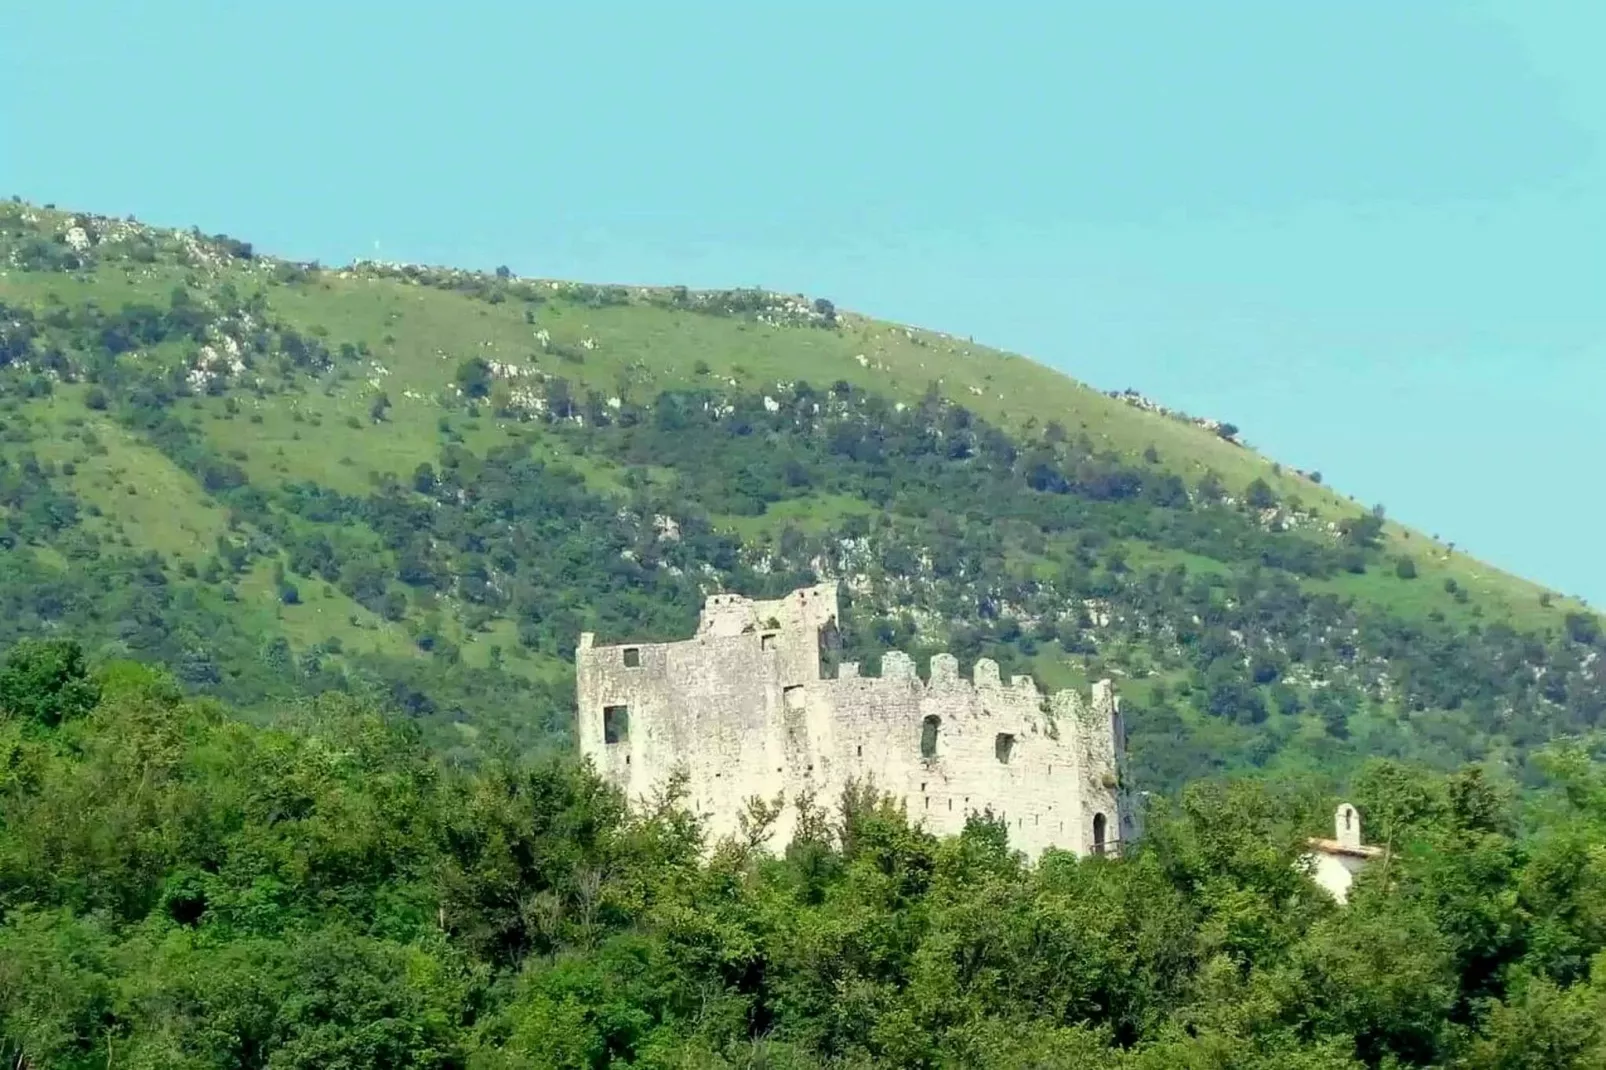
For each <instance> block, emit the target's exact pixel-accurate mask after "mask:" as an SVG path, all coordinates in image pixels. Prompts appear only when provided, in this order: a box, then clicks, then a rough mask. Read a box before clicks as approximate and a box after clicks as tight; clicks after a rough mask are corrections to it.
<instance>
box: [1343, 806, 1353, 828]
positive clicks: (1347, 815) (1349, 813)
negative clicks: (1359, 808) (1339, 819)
mask: <svg viewBox="0 0 1606 1070" xmlns="http://www.w3.org/2000/svg"><path fill="white" fill-rule="evenodd" d="M1354 820H1355V811H1354V810H1351V809H1350V808H1349V807H1347V806H1346V807H1345V808H1344V831H1345V832H1348V831H1349V830H1350V825H1351V822H1353V821H1354Z"/></svg>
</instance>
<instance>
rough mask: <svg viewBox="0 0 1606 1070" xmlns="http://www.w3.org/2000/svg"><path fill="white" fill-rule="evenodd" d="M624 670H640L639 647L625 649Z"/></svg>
mask: <svg viewBox="0 0 1606 1070" xmlns="http://www.w3.org/2000/svg"><path fill="white" fill-rule="evenodd" d="M625 668H627V669H639V668H641V648H640V647H639V646H627V647H625Z"/></svg>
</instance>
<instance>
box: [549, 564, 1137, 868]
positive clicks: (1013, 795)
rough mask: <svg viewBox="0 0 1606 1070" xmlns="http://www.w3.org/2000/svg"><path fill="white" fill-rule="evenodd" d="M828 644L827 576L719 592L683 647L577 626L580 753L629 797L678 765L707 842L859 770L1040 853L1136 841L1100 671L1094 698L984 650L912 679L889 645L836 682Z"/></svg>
mask: <svg viewBox="0 0 1606 1070" xmlns="http://www.w3.org/2000/svg"><path fill="white" fill-rule="evenodd" d="M836 637H837V591H836V585H835V584H831V583H827V584H821V585H819V586H816V587H806V588H803V589H801V590H797V591H793V592H792V593H791V594H789V595H787V596H786V597H785V598H781V599H777V600H775V601H755V600H753V599H748V598H743V597H741V596H739V595H730V594H720V595H712V596H710V597H709V598H708V600H707V603H706V604H705V605H704V607H703V612H702V616H701V619H700V621H699V623H698V627H697V634H696V635H695V636H694V637H692V638H691V639H686V640H683V641H680V642H672V643H631V644H623V645H619V646H605V647H599V646H596V645H595V644H594V642H593V636H592V635H591V634H590V633H586V634H583V635H582V636H581V637H580V644H579V649H578V650H577V652H576V670H577V677H578V691H579V735H580V749H581V751H582V753H584V754H586V755H588V756H589V757H590V758H591V759H592V761H593V762H594V763H595V765H596V767H597V769H598V771H599V772H600V773H601V774H602V775H603V776H605V777H606V778H607V779H608V780H609V781H611V782H612V783H614V784H617V785H618V786H619V787H621V788H623V789H624V790H625V792H626V793H627V795H628V796H629V798H630V799H631V800H632V801H635V800H637V799H639V798H642V797H644V796H647V795H649V794H650V793H651V792H652V791H653V790H654V789H656V788H658V787H661V786H662V785H663V783H664V782H665V781H666V779H667V778H668V777H669V776H670V775H671V773H672V772H673V771H675V770H676V768H677V767H678V768H679V769H681V770H684V772H685V773H686V774H687V777H688V781H687V792H688V801H689V802H690V803H691V805H692V807H693V809H694V810H696V811H697V812H698V813H700V814H701V815H703V817H704V819H705V821H706V823H707V827H708V829H709V832H710V834H711V836H713V837H715V838H718V837H720V836H724V835H726V834H728V833H732V832H735V831H736V830H737V827H738V825H737V818H738V815H739V814H740V813H742V812H743V809H744V805H745V803H746V801H747V800H748V799H749V798H751V797H753V796H758V797H759V798H762V799H765V800H770V799H773V798H774V797H775V796H776V795H777V794H781V793H784V797H785V800H786V802H787V803H788V804H790V803H791V802H792V801H794V800H796V799H797V798H799V797H800V796H801V795H802V794H804V793H806V792H813V794H814V797H815V799H816V801H817V803H818V804H820V805H824V806H827V807H832V806H834V805H835V804H836V802H837V800H838V799H839V798H840V796H841V792H842V789H843V788H844V786H846V784H847V783H848V782H849V781H850V780H858V781H864V780H867V779H869V780H872V781H873V782H874V784H875V786H876V787H877V788H878V789H879V790H882V791H887V792H890V793H891V794H893V795H896V796H899V797H901V798H902V799H903V800H904V801H905V803H906V805H907V806H908V810H909V817H910V820H911V821H912V822H914V823H916V824H922V825H924V827H926V828H927V829H929V830H930V831H932V832H935V833H938V834H949V833H956V832H958V831H960V830H961V829H962V828H963V827H964V824H965V819H966V817H967V815H969V814H971V813H979V812H982V811H984V810H987V809H989V808H990V809H991V810H992V812H993V813H994V814H995V815H996V816H998V817H1001V818H1002V819H1003V820H1004V821H1005V822H1006V823H1007V824H1008V826H1009V835H1010V842H1011V844H1012V845H1013V846H1015V847H1016V848H1018V849H1020V850H1023V851H1025V852H1026V853H1027V854H1028V855H1030V856H1031V857H1033V858H1035V857H1037V856H1038V855H1039V854H1041V853H1042V852H1043V850H1044V849H1045V848H1049V847H1057V848H1061V849H1064V850H1069V851H1074V852H1076V853H1077V854H1087V853H1091V852H1101V851H1106V850H1113V849H1114V848H1115V847H1116V846H1117V845H1118V844H1119V842H1120V840H1121V839H1122V838H1124V837H1125V838H1130V836H1131V833H1132V823H1131V817H1130V810H1129V807H1128V806H1127V805H1126V800H1125V798H1124V795H1123V793H1122V788H1121V778H1122V772H1123V769H1122V767H1123V765H1124V752H1123V730H1122V725H1121V716H1120V712H1119V706H1118V702H1117V700H1116V698H1115V695H1114V691H1113V689H1112V687H1111V685H1110V683H1109V681H1107V680H1106V681H1103V682H1100V683H1098V684H1096V685H1094V687H1093V693H1092V701H1091V702H1086V701H1084V700H1083V699H1082V697H1081V696H1080V695H1078V694H1076V693H1074V692H1070V691H1061V692H1058V693H1056V694H1054V695H1052V696H1048V697H1045V696H1044V695H1042V694H1041V693H1039V692H1038V690H1037V685H1036V684H1035V683H1034V682H1033V680H1032V678H1031V677H1029V676H1015V677H1012V678H1011V679H1010V681H1009V682H1008V683H1005V682H1004V681H1002V680H1001V679H999V674H998V665H997V663H996V662H993V661H989V660H986V659H983V660H980V661H977V662H976V666H975V670H974V673H973V676H972V679H971V680H962V679H960V677H959V672H958V661H957V660H956V659H955V658H954V657H953V656H952V655H949V654H938V655H936V656H935V657H933V658H932V659H931V665H930V671H929V673H928V676H927V679H925V680H921V679H920V677H919V675H918V674H917V673H916V671H915V664H914V662H913V660H912V659H910V658H909V657H908V655H906V654H902V653H898V652H890V653H888V654H886V655H884V656H883V658H882V665H881V675H880V676H879V677H865V676H860V675H859V667H858V665H856V664H854V663H851V662H848V663H843V664H842V665H840V666H838V667H837V669H836V672H835V675H834V676H833V675H828V672H822V665H823V664H825V663H826V662H827V659H828V657H829V654H830V653H831V651H832V650H833V649H834V648H835V644H836ZM795 820H796V811H795V809H793V808H792V807H791V806H790V805H788V806H787V808H786V810H785V811H784V812H783V813H782V816H781V819H780V821H779V823H778V825H777V828H776V830H775V831H776V835H775V838H774V840H772V845H774V846H782V845H784V844H785V843H786V842H788V841H789V840H790V839H791V834H792V829H793V826H794V824H795Z"/></svg>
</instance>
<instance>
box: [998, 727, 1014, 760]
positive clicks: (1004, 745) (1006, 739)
mask: <svg viewBox="0 0 1606 1070" xmlns="http://www.w3.org/2000/svg"><path fill="white" fill-rule="evenodd" d="M1014 753H1015V737H1014V736H1012V735H1010V734H1009V733H1008V732H1000V733H998V735H997V736H996V737H995V738H994V739H993V756H994V757H995V758H997V759H998V760H999V762H1000V763H1002V764H1004V765H1008V764H1009V758H1010V755H1012V754H1014Z"/></svg>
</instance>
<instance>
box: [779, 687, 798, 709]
mask: <svg viewBox="0 0 1606 1070" xmlns="http://www.w3.org/2000/svg"><path fill="white" fill-rule="evenodd" d="M781 700H782V703H783V705H785V706H786V708H787V709H789V710H801V709H802V708H803V685H802V684H793V685H792V686H791V687H787V688H783V689H782V690H781Z"/></svg>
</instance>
